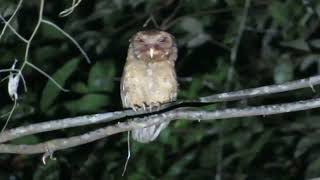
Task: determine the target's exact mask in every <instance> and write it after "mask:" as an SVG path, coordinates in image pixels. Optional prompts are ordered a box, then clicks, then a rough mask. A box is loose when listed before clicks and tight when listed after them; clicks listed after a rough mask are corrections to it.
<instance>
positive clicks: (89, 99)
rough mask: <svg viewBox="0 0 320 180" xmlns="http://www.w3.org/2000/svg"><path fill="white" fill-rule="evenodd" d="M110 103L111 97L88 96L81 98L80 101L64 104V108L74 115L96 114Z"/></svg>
mask: <svg viewBox="0 0 320 180" xmlns="http://www.w3.org/2000/svg"><path fill="white" fill-rule="evenodd" d="M109 102H110V98H109V96H106V95H100V94H88V95H85V96H83V97H81V98H80V99H77V100H73V101H69V102H66V103H64V106H65V108H67V109H68V110H69V111H70V112H72V113H79V112H94V111H97V110H99V109H100V108H101V107H103V106H105V105H107V104H108V103H109Z"/></svg>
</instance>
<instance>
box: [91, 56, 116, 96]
mask: <svg viewBox="0 0 320 180" xmlns="http://www.w3.org/2000/svg"><path fill="white" fill-rule="evenodd" d="M111 62H112V61H109V62H97V63H96V64H95V65H93V66H92V68H91V70H90V73H89V79H88V87H89V91H91V92H100V91H102V92H104V91H106V92H111V91H112V90H113V88H114V81H113V78H114V76H115V74H116V68H115V66H114V64H113V63H111Z"/></svg>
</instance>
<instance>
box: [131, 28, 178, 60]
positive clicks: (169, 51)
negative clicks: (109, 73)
mask: <svg viewBox="0 0 320 180" xmlns="http://www.w3.org/2000/svg"><path fill="white" fill-rule="evenodd" d="M130 42H131V44H130V46H131V48H132V50H133V53H134V56H135V57H136V58H137V59H139V60H147V61H162V60H173V61H175V60H176V58H177V57H176V56H177V55H176V54H177V48H176V43H175V40H174V37H173V36H172V35H171V34H169V33H167V32H165V31H159V30H149V31H140V32H138V33H136V34H135V35H134V36H133V37H132V38H131V39H130Z"/></svg>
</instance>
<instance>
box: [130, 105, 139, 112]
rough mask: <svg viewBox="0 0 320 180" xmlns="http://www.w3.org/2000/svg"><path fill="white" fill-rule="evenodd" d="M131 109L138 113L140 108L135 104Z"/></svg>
mask: <svg viewBox="0 0 320 180" xmlns="http://www.w3.org/2000/svg"><path fill="white" fill-rule="evenodd" d="M131 108H132V109H133V110H134V111H135V112H138V111H139V108H140V106H138V105H136V104H135V105H133V106H132V107H131Z"/></svg>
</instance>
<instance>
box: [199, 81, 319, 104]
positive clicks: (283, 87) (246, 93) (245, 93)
mask: <svg viewBox="0 0 320 180" xmlns="http://www.w3.org/2000/svg"><path fill="white" fill-rule="evenodd" d="M319 84H320V75H318V76H311V77H309V78H305V79H299V80H296V81H290V82H286V83H283V84H278V85H277V84H275V85H270V86H262V87H258V88H251V89H245V90H240V91H233V92H226V93H220V94H215V95H212V96H206V97H201V98H199V101H200V102H203V103H205V102H211V103H212V102H222V101H234V100H240V99H245V98H252V97H257V96H261V95H270V94H275V93H280V92H287V91H292V90H297V89H302V88H311V89H312V91H315V90H314V87H313V86H315V85H319Z"/></svg>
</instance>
